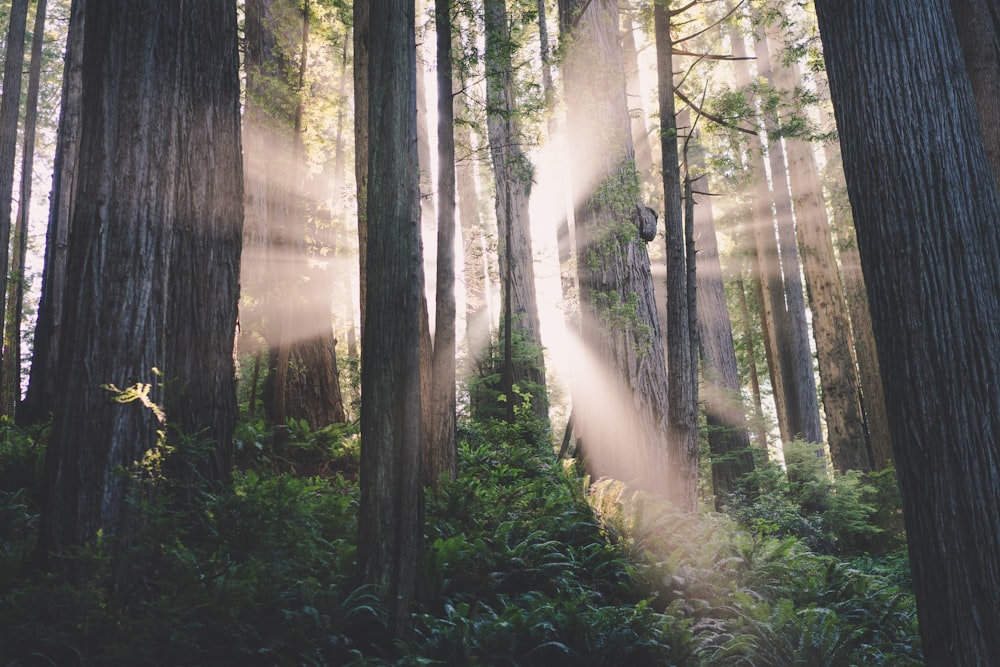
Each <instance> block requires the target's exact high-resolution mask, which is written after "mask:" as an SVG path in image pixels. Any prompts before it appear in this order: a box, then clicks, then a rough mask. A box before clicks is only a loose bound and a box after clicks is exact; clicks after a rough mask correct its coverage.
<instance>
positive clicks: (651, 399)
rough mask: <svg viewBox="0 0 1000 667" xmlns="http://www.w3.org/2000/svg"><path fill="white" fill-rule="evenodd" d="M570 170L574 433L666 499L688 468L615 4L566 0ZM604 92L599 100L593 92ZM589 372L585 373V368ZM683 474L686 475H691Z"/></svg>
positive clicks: (589, 452)
mask: <svg viewBox="0 0 1000 667" xmlns="http://www.w3.org/2000/svg"><path fill="white" fill-rule="evenodd" d="M559 16H560V23H561V26H562V34H563V36H564V37H566V38H567V41H568V49H567V53H566V55H565V59H564V61H563V75H564V81H565V94H566V108H567V129H568V131H569V136H570V137H572V142H571V146H570V147H569V150H568V155H567V157H568V161H567V164H569V165H570V166H571V180H572V183H573V189H574V200H575V201H578V202H580V204H579V205H578V206H577V207H576V211H575V218H576V231H577V234H576V246H577V268H578V271H579V280H580V311H581V320H582V322H581V332H582V338H583V342H584V346H585V353H584V358H583V359H582V364H585V365H586V366H588V367H591V366H592V368H591V369H590V370H592V373H593V374H592V375H589V376H583V375H582V376H581V377H579V378H578V381H576V382H575V383H574V384H575V386H577V391H574V394H573V396H574V413H575V414H576V415H577V416H578V417H579V420H578V421H577V420H576V419H574V427H575V428H576V430H577V432H578V433H580V434H581V437H582V440H581V442H582V444H583V447H584V455H585V456H586V458H587V459H588V461H589V464H590V466H591V468H592V469H593V470H595V471H597V472H598V474H607V475H611V476H614V477H617V478H619V479H622V480H626V481H632V482H635V483H637V484H638V485H639V486H640V487H643V488H647V489H651V490H653V491H656V492H658V493H663V492H664V491H666V492H668V493H672V492H674V491H680V490H679V489H675V488H674V489H667V488H666V481H667V477H666V475H667V470H669V469H670V468H671V467H674V466H686V464H687V454H686V452H684V451H683V449H682V447H681V445H680V443H671V442H668V440H667V420H666V415H665V413H664V411H663V407H664V406H665V405H666V404H667V396H666V389H667V378H666V370H665V368H664V363H663V358H664V357H663V347H662V343H661V338H660V327H659V322H658V320H657V315H656V303H655V301H654V298H653V278H652V275H651V272H650V266H649V255H648V254H647V252H646V247H645V244H644V243H643V242H642V241H641V240H640V239H639V233H638V230H637V229H636V211H637V207H639V206H640V205H641V202H640V196H639V177H638V174H637V173H636V170H635V162H634V159H633V151H632V137H631V130H630V123H629V118H628V106H627V104H626V97H625V85H624V68H623V64H622V53H621V44H620V42H619V39H618V23H619V22H618V5H617V2H615V1H614V0H582V1H580V0H562V1H561V2H560V3H559ZM595 90H599V91H601V94H600V95H595V94H594V91H595ZM581 370H582V369H581ZM685 469H686V467H685Z"/></svg>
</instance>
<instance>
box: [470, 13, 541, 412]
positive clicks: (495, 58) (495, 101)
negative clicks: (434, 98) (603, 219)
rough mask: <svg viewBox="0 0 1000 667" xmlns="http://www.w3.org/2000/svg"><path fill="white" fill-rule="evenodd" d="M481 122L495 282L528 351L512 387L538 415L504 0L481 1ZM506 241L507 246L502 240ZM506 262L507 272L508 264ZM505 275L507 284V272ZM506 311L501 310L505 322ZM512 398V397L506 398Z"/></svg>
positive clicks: (534, 314) (526, 180) (522, 180)
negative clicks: (489, 181)
mask: <svg viewBox="0 0 1000 667" xmlns="http://www.w3.org/2000/svg"><path fill="white" fill-rule="evenodd" d="M485 21H486V123H487V127H488V129H489V139H490V155H491V156H492V159H493V173H494V178H495V183H496V214H497V238H499V239H500V240H501V242H500V248H499V258H500V281H501V284H502V288H503V290H504V292H503V293H504V303H507V291H508V290H509V291H510V304H511V316H512V318H513V319H512V327H513V329H514V330H515V331H516V332H517V333H518V334H519V337H520V339H521V341H522V342H523V343H524V344H525V345H526V346H527V347H526V348H524V350H523V351H524V352H529V354H527V355H525V358H524V359H523V361H522V360H520V357H521V355H518V356H519V360H518V361H516V362H515V363H514V368H513V372H514V377H513V381H514V384H515V385H521V390H522V391H527V390H528V388H529V387H528V386H525V385H524V383H529V385H530V387H531V388H532V389H533V391H530V392H529V394H530V395H531V407H532V411H533V412H534V414H535V415H536V416H537V417H538V418H540V419H546V418H547V417H548V413H549V404H548V398H547V394H546V391H545V360H544V359H543V357H542V338H541V327H540V325H539V323H538V299H537V297H536V295H535V269H534V264H535V256H534V251H533V250H532V246H531V219H530V217H529V213H528V198H529V196H530V194H531V181H532V166H531V163H530V161H529V160H528V156H527V155H525V153H524V151H523V150H522V148H521V145H520V144H521V140H522V137H521V131H520V123H519V122H518V120H517V115H516V114H517V108H516V107H517V100H516V98H515V95H514V81H513V74H514V72H513V67H514V66H513V61H512V55H513V52H514V47H515V45H514V43H513V42H512V40H511V36H510V28H509V27H508V18H507V5H506V2H504V0H486V4H485ZM508 227H509V229H508ZM508 238H509V239H510V248H508V247H507V244H506V240H507V239H508ZM508 262H510V267H509V273H508V266H507V263H508ZM508 275H509V276H510V281H509V282H508V280H507V276H508ZM506 317H507V314H506V312H504V313H501V320H502V321H505V319H504V318H506ZM508 398H509V400H513V399H514V397H512V396H511V397H508Z"/></svg>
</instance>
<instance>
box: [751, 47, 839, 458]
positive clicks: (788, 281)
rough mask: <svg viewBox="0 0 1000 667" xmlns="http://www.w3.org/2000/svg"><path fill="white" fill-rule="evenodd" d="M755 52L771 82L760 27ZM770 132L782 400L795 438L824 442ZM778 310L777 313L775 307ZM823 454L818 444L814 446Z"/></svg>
mask: <svg viewBox="0 0 1000 667" xmlns="http://www.w3.org/2000/svg"><path fill="white" fill-rule="evenodd" d="M754 46H755V53H756V56H757V74H758V76H761V77H763V78H765V79H767V80H768V81H769V82H772V85H773V76H772V74H771V56H770V54H769V53H768V50H767V42H766V40H765V38H764V34H763V31H762V30H760V29H758V32H757V35H756V39H755V42H754ZM764 127H765V129H766V130H767V134H768V144H767V156H768V161H769V162H770V167H771V191H772V201H773V203H774V212H775V221H776V222H777V231H778V252H779V256H780V267H781V268H780V272H781V282H782V284H783V286H784V295H783V299H782V300H783V301H784V308H785V313H786V317H787V325H788V332H787V342H786V343H784V344H779V345H778V354H779V355H780V356H781V357H782V358H783V361H782V362H781V363H782V365H783V366H782V367H783V369H784V368H785V367H787V369H788V373H787V374H784V373H783V380H784V381H785V388H786V390H787V391H786V401H785V402H786V405H787V406H788V408H789V420H790V430H791V435H792V436H793V437H799V438H802V439H803V440H806V441H808V442H815V443H821V442H823V428H822V425H821V422H820V418H819V400H818V398H817V396H816V373H815V371H814V370H813V357H812V350H810V348H809V329H808V325H807V324H806V315H805V311H806V306H805V292H804V290H803V288H802V263H801V261H800V260H799V249H798V243H797V241H796V238H795V220H794V218H793V216H792V200H791V194H790V191H789V187H788V173H787V171H786V169H785V149H784V146H783V145H782V142H781V138H780V137H779V136H778V135H777V133H776V124H775V123H773V122H771V121H769V120H765V122H764ZM774 309H775V312H776V314H777V313H780V310H779V308H778V307H777V306H775V307H774ZM817 455H818V456H822V455H823V453H822V448H820V449H819V450H817Z"/></svg>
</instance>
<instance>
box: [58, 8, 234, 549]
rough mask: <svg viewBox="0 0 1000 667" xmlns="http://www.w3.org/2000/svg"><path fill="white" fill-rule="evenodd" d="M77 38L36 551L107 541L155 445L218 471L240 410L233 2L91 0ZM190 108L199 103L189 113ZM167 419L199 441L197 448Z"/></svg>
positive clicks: (142, 484) (189, 471)
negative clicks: (68, 197) (75, 158)
mask: <svg viewBox="0 0 1000 667" xmlns="http://www.w3.org/2000/svg"><path fill="white" fill-rule="evenodd" d="M85 43H86V47H85V52H84V59H83V89H82V91H83V94H82V100H81V101H82V106H81V108H82V110H83V111H82V118H81V122H82V124H81V136H82V138H83V143H82V145H81V147H80V170H79V173H80V182H79V186H78V189H77V194H78V198H77V201H76V205H75V207H74V212H73V217H74V220H73V234H72V236H71V238H70V246H69V253H68V259H69V263H68V266H67V285H66V294H65V299H64V301H63V305H64V308H65V314H66V329H65V330H66V331H72V332H73V335H72V336H70V337H65V338H63V339H62V348H61V350H60V364H59V374H58V377H60V378H61V379H62V382H61V383H60V384H59V385H58V386H57V390H56V393H55V401H54V406H55V423H54V426H53V432H52V437H51V439H50V442H49V449H48V452H47V461H46V465H47V473H46V476H47V483H46V489H47V495H46V498H45V504H44V510H43V516H42V529H41V535H42V538H41V540H42V542H41V543H42V547H43V552H45V553H65V552H67V551H68V550H71V549H72V548H73V547H76V546H79V545H82V544H86V543H88V542H90V541H92V540H93V539H94V538H95V537H96V536H97V535H98V532H99V531H102V532H103V535H104V539H105V540H106V543H107V544H109V545H110V548H116V544H117V543H116V542H115V540H116V539H123V538H125V537H126V536H127V531H128V529H129V527H130V526H132V525H133V524H134V521H135V519H136V514H135V504H134V503H133V501H134V500H135V499H136V497H137V494H139V493H141V492H142V491H143V489H149V488H150V487H151V486H152V485H155V484H156V477H157V473H158V472H159V471H158V470H157V469H156V468H155V466H156V465H157V464H156V459H155V457H153V458H152V459H151V460H150V459H146V463H145V464H144V463H141V462H143V461H144V457H146V456H147V455H148V454H150V453H151V452H152V453H158V454H163V455H165V456H166V461H165V466H164V468H163V472H165V473H167V474H170V475H172V476H177V477H179V478H180V479H181V481H182V482H190V481H191V477H192V476H195V475H196V476H198V477H200V478H201V479H203V480H207V481H209V482H212V481H214V482H217V483H222V482H224V481H225V480H226V479H227V478H228V475H229V472H230V469H231V465H232V463H231V462H232V435H233V429H234V427H235V420H236V392H235V373H234V367H233V334H234V331H235V325H236V308H237V299H238V296H239V266H240V239H241V232H242V230H241V227H242V221H243V201H242V198H243V175H242V160H241V156H240V154H241V147H240V114H239V112H240V82H239V51H238V37H237V24H236V3H235V2H230V1H225V0H201V1H200V2H197V3H192V4H180V3H163V2H155V1H154V0H106V1H104V2H97V3H89V4H88V7H87V19H86V39H85ZM193 107H197V108H199V109H201V112H200V113H198V114H190V113H187V111H186V110H188V109H191V108H193ZM180 174H183V175H184V177H183V178H180V177H178V175H180ZM150 183H157V184H158V187H155V188H152V187H149V184H150ZM154 369H158V373H157V372H156V370H154ZM108 385H114V386H117V387H118V388H120V389H123V390H124V389H127V388H132V391H133V392H134V393H137V394H139V395H142V394H144V393H145V392H148V400H150V401H152V402H153V403H155V404H157V405H159V406H161V407H162V408H163V409H164V411H165V421H166V423H167V424H168V425H169V426H170V427H171V428H170V429H169V430H168V431H167V436H166V437H167V442H168V444H173V445H174V446H175V447H177V448H178V449H176V450H174V451H173V452H169V453H168V452H165V451H161V450H159V447H160V446H161V445H160V444H159V437H158V435H157V431H159V430H162V429H164V426H163V423H162V421H163V419H162V418H161V416H160V415H158V414H157V412H156V411H154V410H153V409H151V408H150V407H147V406H145V405H143V403H144V402H145V401H144V400H135V401H133V402H132V403H131V404H129V405H123V404H121V402H116V401H114V400H111V399H112V395H111V394H109V391H108V390H107V389H104V388H102V387H105V386H108ZM174 429H176V431H177V432H179V433H182V434H185V435H186V436H189V437H191V438H197V440H198V441H200V442H201V443H203V444H204V445H205V447H206V448H207V449H208V452H207V453H206V454H202V452H200V451H199V450H200V447H199V448H195V450H194V451H192V450H191V447H190V445H189V444H188V442H187V441H186V440H185V439H184V438H176V439H175V435H174V432H175V431H174ZM136 462H140V463H138V464H137V463H136ZM151 466H152V467H153V469H150V467H151Z"/></svg>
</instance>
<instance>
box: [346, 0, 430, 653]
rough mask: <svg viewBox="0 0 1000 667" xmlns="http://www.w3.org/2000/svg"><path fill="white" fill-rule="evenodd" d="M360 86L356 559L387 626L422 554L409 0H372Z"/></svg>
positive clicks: (418, 262) (402, 626)
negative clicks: (363, 182)
mask: <svg viewBox="0 0 1000 667" xmlns="http://www.w3.org/2000/svg"><path fill="white" fill-rule="evenodd" d="M370 12H371V13H370V16H369V19H370V22H371V25H373V26H378V27H379V29H378V30H375V31H372V32H371V33H370V34H369V36H368V40H366V42H367V44H368V46H369V49H370V50H369V52H368V53H369V56H370V60H369V61H368V65H369V67H368V68H367V74H368V78H367V80H366V82H365V83H364V85H365V86H366V87H367V91H368V101H369V102H370V106H369V116H368V130H369V133H368V137H369V144H368V151H367V155H368V160H369V165H368V172H367V173H368V178H369V180H368V188H369V189H368V195H369V197H368V214H367V221H368V234H367V256H368V262H367V271H366V273H365V277H366V280H367V287H366V299H367V302H368V306H367V308H366V315H365V322H364V328H363V329H362V341H361V345H362V349H361V354H362V366H361V397H362V398H361V433H362V443H363V444H362V447H361V505H360V508H359V515H358V526H359V535H358V563H359V567H360V569H361V573H362V578H363V580H364V582H365V583H367V584H370V585H372V586H373V587H374V588H375V590H376V591H377V592H378V593H379V594H380V595H381V596H382V599H383V600H384V602H385V604H386V608H387V610H388V612H389V626H390V629H391V632H392V633H393V634H394V635H395V636H397V637H401V636H404V635H406V634H407V633H408V632H409V629H410V623H411V622H410V611H411V609H412V607H413V603H414V598H415V596H416V590H417V585H418V581H419V577H420V572H421V569H422V566H421V554H422V553H423V491H422V484H421V482H422V478H421V445H422V442H423V437H424V433H423V424H422V402H423V399H422V397H421V391H420V389H421V388H420V370H421V363H420V337H421V336H420V317H421V313H420V310H421V295H422V292H423V285H424V281H423V266H422V258H421V246H420V175H419V163H418V159H417V127H416V114H417V102H416V59H415V54H416V43H415V39H414V31H413V25H414V6H413V2H412V0H375V1H374V2H372V3H371V5H370Z"/></svg>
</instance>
